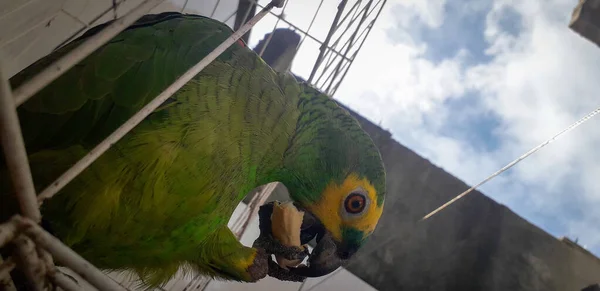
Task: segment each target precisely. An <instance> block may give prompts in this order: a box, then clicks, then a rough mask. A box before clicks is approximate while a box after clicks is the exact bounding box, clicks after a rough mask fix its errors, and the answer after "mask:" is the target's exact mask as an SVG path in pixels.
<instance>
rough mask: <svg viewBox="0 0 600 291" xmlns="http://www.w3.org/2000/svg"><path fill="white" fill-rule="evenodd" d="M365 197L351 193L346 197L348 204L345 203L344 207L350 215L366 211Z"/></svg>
mask: <svg viewBox="0 0 600 291" xmlns="http://www.w3.org/2000/svg"><path fill="white" fill-rule="evenodd" d="M365 202H366V199H365V196H364V195H362V194H359V193H350V195H348V197H346V202H344V207H345V208H346V211H347V212H348V213H352V214H357V213H360V212H361V211H363V210H364V209H365Z"/></svg>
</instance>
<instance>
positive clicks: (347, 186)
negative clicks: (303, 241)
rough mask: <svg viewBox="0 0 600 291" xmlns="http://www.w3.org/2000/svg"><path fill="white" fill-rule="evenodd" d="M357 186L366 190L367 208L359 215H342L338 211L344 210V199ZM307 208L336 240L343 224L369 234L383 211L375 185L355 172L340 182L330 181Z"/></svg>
mask: <svg viewBox="0 0 600 291" xmlns="http://www.w3.org/2000/svg"><path fill="white" fill-rule="evenodd" d="M359 187H360V188H362V189H363V190H365V191H366V192H367V196H368V198H369V200H370V201H371V202H370V203H369V204H368V206H367V207H368V208H367V209H365V210H364V211H363V212H362V214H361V215H355V216H350V215H348V216H344V215H343V213H340V212H342V211H344V208H343V203H344V199H346V196H347V195H348V194H350V193H351V192H352V191H353V190H356V189H357V188H359ZM307 208H308V210H310V212H312V213H313V214H314V215H316V216H317V217H318V218H319V220H321V223H323V225H324V226H325V227H326V228H327V229H328V230H329V231H330V232H331V234H332V235H333V237H334V238H335V239H336V240H338V241H341V240H342V227H344V226H346V227H352V228H355V229H357V230H360V231H362V232H364V233H365V235H368V234H370V233H371V232H373V230H375V227H376V226H377V222H378V221H379V218H380V217H381V213H382V212H383V204H382V205H381V206H378V205H377V191H375V187H373V185H372V184H371V183H370V182H369V181H368V180H367V179H366V178H362V179H361V178H359V177H358V175H357V174H355V173H352V174H350V175H348V177H346V179H345V180H344V181H343V182H342V184H337V183H335V182H330V183H329V184H328V185H327V187H325V190H324V191H323V193H322V194H321V199H320V200H319V201H318V202H317V203H316V204H314V205H311V206H310V207H307Z"/></svg>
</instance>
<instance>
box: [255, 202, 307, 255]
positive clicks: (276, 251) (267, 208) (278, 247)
mask: <svg viewBox="0 0 600 291" xmlns="http://www.w3.org/2000/svg"><path fill="white" fill-rule="evenodd" d="M272 213H273V202H271V203H267V204H264V205H262V206H261V207H260V208H259V210H258V218H259V226H258V227H259V229H260V235H259V236H258V238H257V239H256V240H255V241H254V243H253V245H252V247H254V248H261V249H264V250H265V251H266V252H267V253H268V254H273V255H276V256H281V257H283V258H285V259H288V260H304V258H306V257H307V256H308V255H309V251H308V247H304V248H301V247H297V246H285V245H283V244H281V243H280V242H279V241H277V240H276V239H275V237H273V234H272V233H271V214H272Z"/></svg>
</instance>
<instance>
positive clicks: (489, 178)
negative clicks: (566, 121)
mask: <svg viewBox="0 0 600 291" xmlns="http://www.w3.org/2000/svg"><path fill="white" fill-rule="evenodd" d="M598 113H600V107H598V108H596V109H595V110H594V111H592V112H590V113H588V114H587V115H586V116H584V117H582V118H581V119H579V120H577V121H576V122H575V123H573V124H571V125H569V126H568V127H567V128H565V129H563V130H562V131H561V132H559V133H557V134H556V135H554V136H553V137H551V138H550V139H548V140H546V141H544V142H543V143H541V144H539V145H538V146H536V147H534V148H532V149H531V150H529V151H528V152H526V153H524V154H523V155H521V156H520V157H518V158H517V159H515V160H513V161H512V162H510V163H509V164H508V165H506V166H504V167H502V169H500V170H498V171H496V172H495V173H493V174H492V175H490V176H489V177H487V178H485V179H484V180H483V181H481V182H479V183H478V184H477V185H475V186H473V187H471V188H469V189H468V190H467V191H465V192H462V193H460V194H459V195H458V196H456V197H454V198H452V200H450V201H448V202H446V203H445V204H444V205H442V206H440V207H438V208H437V209H436V210H434V211H432V212H430V213H429V214H427V215H425V216H424V217H423V218H422V219H421V220H425V219H428V218H430V217H431V216H433V215H435V214H436V213H438V212H440V211H441V210H442V209H444V208H446V207H448V206H449V205H450V204H452V203H454V202H456V201H457V200H458V199H460V198H462V197H464V196H466V195H467V194H469V193H471V191H473V190H475V189H476V188H477V187H480V186H481V185H483V184H485V183H487V182H488V181H490V180H491V179H493V178H494V177H496V176H498V175H500V174H502V173H503V172H505V171H506V170H508V169H510V168H512V167H513V166H514V165H516V164H517V163H519V162H520V161H522V160H524V159H525V158H527V157H529V156H530V155H532V154H533V153H535V152H537V151H538V150H540V149H541V148H543V147H545V146H547V145H548V144H550V143H551V142H553V141H555V140H556V139H557V138H558V137H560V136H561V135H563V134H565V133H567V132H569V131H571V130H573V129H575V128H576V127H578V126H579V125H581V124H583V123H584V122H586V121H588V120H589V119H590V118H592V117H594V115H596V114H598Z"/></svg>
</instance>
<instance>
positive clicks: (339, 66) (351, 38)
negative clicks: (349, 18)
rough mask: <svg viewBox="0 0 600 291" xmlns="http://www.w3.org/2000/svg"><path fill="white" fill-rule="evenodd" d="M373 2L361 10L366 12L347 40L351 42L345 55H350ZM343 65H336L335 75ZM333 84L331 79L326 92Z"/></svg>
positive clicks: (371, 0)
mask: <svg viewBox="0 0 600 291" xmlns="http://www.w3.org/2000/svg"><path fill="white" fill-rule="evenodd" d="M372 3H373V0H369V2H367V5H365V7H363V9H362V10H361V11H360V12H362V11H363V10H364V14H363V16H362V17H361V19H360V21H359V22H358V25H357V28H356V30H354V32H353V33H352V35H350V38H349V39H348V40H347V41H346V42H348V43H349V44H348V46H347V47H346V51H345V52H344V56H345V57H348V53H349V52H350V49H351V48H352V44H353V42H354V38H355V37H356V34H357V33H358V30H359V28H360V27H361V26H362V24H363V23H364V22H365V20H366V19H367V13H368V12H369V7H371V4H372ZM357 17H358V15H357ZM348 27H350V25H348ZM340 39H341V36H340ZM338 40H339V39H338ZM344 45H345V43H344ZM341 65H342V63H341V62H339V63H338V64H337V66H335V70H334V75H335V76H337V75H338V74H339V71H340V68H341ZM331 85H333V80H332V81H331V83H329V86H327V89H325V92H329V90H330V89H331Z"/></svg>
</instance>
